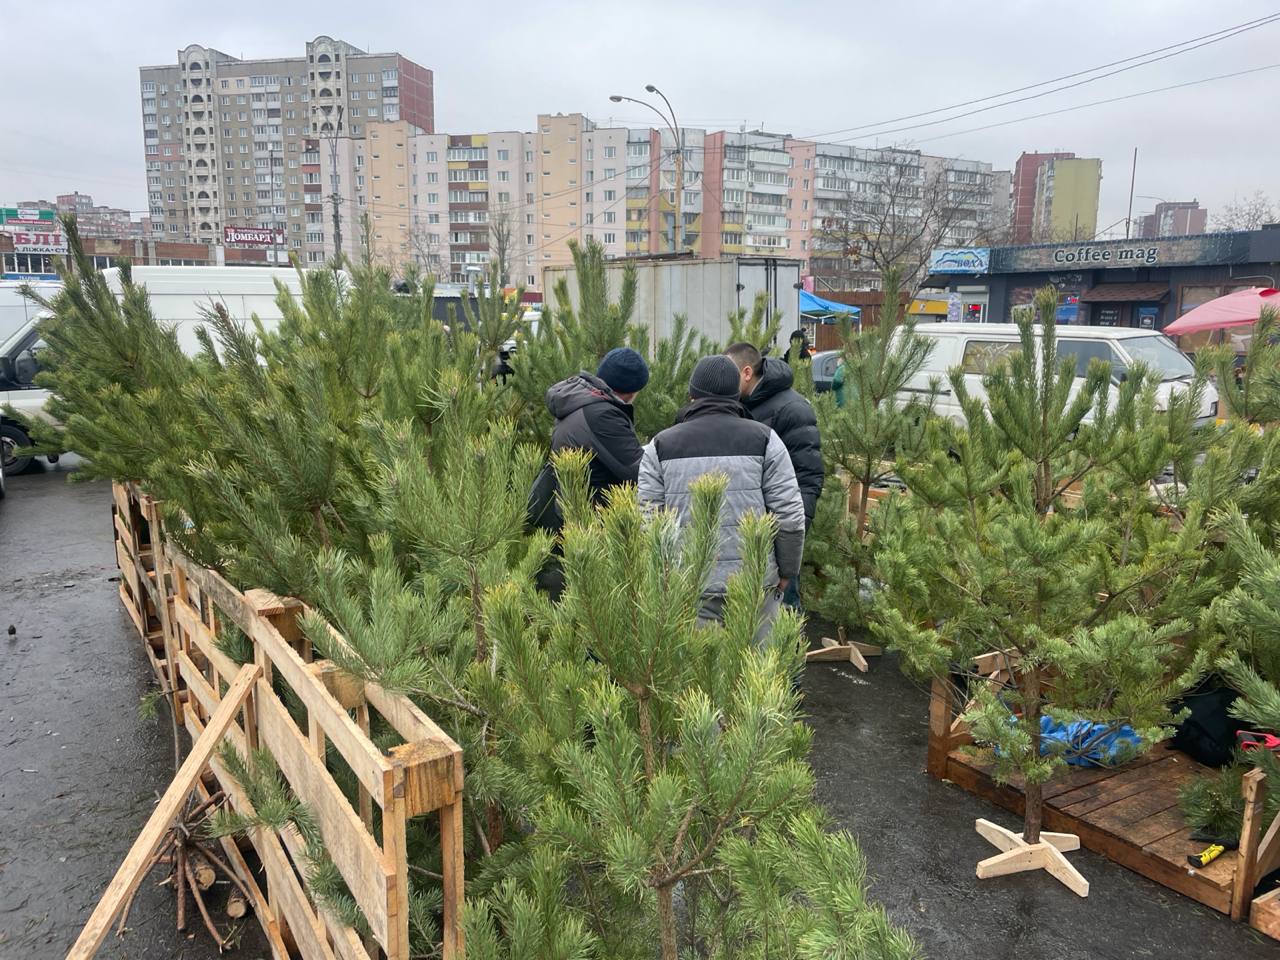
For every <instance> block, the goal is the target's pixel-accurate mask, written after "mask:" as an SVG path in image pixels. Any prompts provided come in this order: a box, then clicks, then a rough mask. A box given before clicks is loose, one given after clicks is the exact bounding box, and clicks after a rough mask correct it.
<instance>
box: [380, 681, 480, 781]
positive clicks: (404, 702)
mask: <svg viewBox="0 0 1280 960" xmlns="http://www.w3.org/2000/svg"><path fill="white" fill-rule="evenodd" d="M364 693H365V698H366V699H367V700H368V702H369V705H370V706H372V707H373V708H374V709H375V710H377V711H378V712H379V713H380V714H382V717H383V719H384V720H386V721H387V723H389V724H391V726H392V728H393V729H394V730H395V731H396V733H398V734H400V736H402V737H404V739H405V741H406V742H407V743H414V742H420V741H423V740H434V741H436V742H438V743H441V744H444V745H445V746H448V747H450V748H453V749H461V748H460V747H458V745H457V743H455V742H454V739H453V738H452V737H451V736H449V735H448V734H447V733H445V732H444V731H443V730H441V729H440V727H439V725H438V724H437V723H436V722H435V721H434V720H432V719H431V718H430V717H429V716H427V715H426V713H424V712H423V711H422V710H421V709H419V707H418V705H417V704H416V703H414V702H413V701H412V700H410V699H409V698H408V697H406V696H404V695H403V694H395V693H387V691H386V690H384V689H383V688H382V687H381V686H379V685H378V684H376V683H366V684H365V685H364ZM455 786H456V787H457V788H458V789H459V790H461V789H462V773H461V770H459V773H458V781H457V783H456V784H455Z"/></svg>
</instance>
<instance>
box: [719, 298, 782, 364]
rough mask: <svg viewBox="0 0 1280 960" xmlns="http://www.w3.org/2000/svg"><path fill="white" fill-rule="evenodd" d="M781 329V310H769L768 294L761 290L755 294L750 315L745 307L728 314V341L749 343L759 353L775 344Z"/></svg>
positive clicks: (765, 351)
mask: <svg viewBox="0 0 1280 960" xmlns="http://www.w3.org/2000/svg"><path fill="white" fill-rule="evenodd" d="M781 329H782V311H781V310H774V311H772V312H771V311H770V310H769V294H767V293H765V292H764V291H763V290H762V291H761V292H760V293H757V294H756V298H755V301H754V302H753V303H752V304H751V313H750V315H748V313H747V308H746V307H739V308H738V309H737V311H736V312H734V313H731V314H729V343H749V344H751V345H752V346H754V347H755V348H756V349H757V350H759V351H760V352H761V353H767V352H768V351H769V349H770V348H771V347H773V346H775V345H776V344H777V342H778V331H779V330H781Z"/></svg>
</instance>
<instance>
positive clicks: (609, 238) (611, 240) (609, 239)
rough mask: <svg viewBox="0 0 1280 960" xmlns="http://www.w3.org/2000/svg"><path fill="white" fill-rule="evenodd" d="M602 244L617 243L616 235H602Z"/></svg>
mask: <svg viewBox="0 0 1280 960" xmlns="http://www.w3.org/2000/svg"><path fill="white" fill-rule="evenodd" d="M604 242H605V243H617V242H618V235H617V234H616V233H606V234H605V235H604Z"/></svg>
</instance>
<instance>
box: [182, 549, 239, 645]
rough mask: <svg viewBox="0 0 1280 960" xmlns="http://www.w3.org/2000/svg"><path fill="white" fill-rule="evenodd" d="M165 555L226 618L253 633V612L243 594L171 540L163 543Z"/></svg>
mask: <svg viewBox="0 0 1280 960" xmlns="http://www.w3.org/2000/svg"><path fill="white" fill-rule="evenodd" d="M165 556H166V557H167V558H168V561H169V563H170V564H171V565H173V566H174V567H180V568H181V569H182V572H183V574H184V575H185V576H186V577H187V579H188V580H190V581H191V583H193V584H194V585H195V586H196V587H197V588H198V589H199V590H200V594H201V595H202V596H204V597H207V598H208V599H210V600H212V601H213V604H214V605H215V606H216V607H217V608H218V610H219V611H221V612H222V613H223V614H224V615H225V616H226V617H227V619H229V620H231V622H233V623H234V624H235V625H236V626H238V627H239V628H240V629H241V630H243V631H244V632H245V633H246V634H247V635H249V636H252V635H253V612H252V611H251V610H250V609H249V607H248V605H247V604H246V603H245V600H244V594H242V593H241V592H240V591H239V590H237V589H236V588H235V587H233V586H232V585H231V584H229V583H227V581H226V580H224V579H223V578H222V577H221V576H219V575H218V574H217V573H215V572H214V571H212V570H209V569H206V568H205V567H202V566H200V565H199V564H198V563H196V562H194V561H193V560H191V558H190V557H188V556H187V555H186V554H184V553H183V552H182V551H181V550H179V549H178V548H177V547H175V546H174V545H173V543H172V542H171V541H170V542H167V543H166V544H165Z"/></svg>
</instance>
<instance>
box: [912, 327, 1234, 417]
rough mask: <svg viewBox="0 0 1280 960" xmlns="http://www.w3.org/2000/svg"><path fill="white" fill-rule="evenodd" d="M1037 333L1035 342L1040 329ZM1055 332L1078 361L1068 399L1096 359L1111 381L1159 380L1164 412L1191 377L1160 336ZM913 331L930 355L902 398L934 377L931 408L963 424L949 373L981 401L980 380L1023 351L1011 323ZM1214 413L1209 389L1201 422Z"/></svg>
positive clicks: (1214, 395)
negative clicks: (955, 371)
mask: <svg viewBox="0 0 1280 960" xmlns="http://www.w3.org/2000/svg"><path fill="white" fill-rule="evenodd" d="M1035 330H1036V337H1037V338H1039V336H1040V327H1038V326H1037V327H1036V328H1035ZM1057 331H1058V334H1057V342H1058V356H1059V357H1060V358H1065V357H1073V358H1074V359H1075V362H1076V383H1075V387H1074V388H1073V391H1072V396H1074V395H1075V392H1077V391H1078V390H1079V389H1080V385H1081V384H1082V383H1083V382H1084V376H1085V373H1086V371H1087V370H1088V369H1089V362H1090V361H1091V360H1093V359H1094V358H1095V357H1096V358H1097V359H1099V360H1104V361H1106V362H1108V363H1110V364H1111V379H1112V382H1113V383H1119V382H1120V381H1121V380H1122V379H1124V377H1125V375H1126V371H1127V370H1128V369H1129V368H1130V367H1135V366H1137V365H1138V364H1143V365H1145V366H1146V368H1147V369H1148V370H1149V371H1151V373H1152V374H1154V375H1155V376H1156V377H1158V378H1159V379H1160V383H1159V385H1158V386H1157V388H1156V402H1157V404H1158V406H1159V407H1160V409H1164V407H1165V405H1166V404H1167V403H1168V401H1169V396H1170V395H1171V394H1172V393H1174V392H1175V391H1178V390H1185V389H1186V388H1187V385H1188V384H1190V383H1191V380H1192V378H1193V376H1194V375H1195V367H1194V366H1192V363H1191V361H1190V360H1188V359H1187V357H1186V355H1185V354H1184V353H1182V351H1180V350H1179V349H1178V348H1177V347H1176V346H1175V345H1174V343H1173V341H1172V340H1170V339H1169V338H1168V337H1166V336H1165V335H1164V334H1162V333H1156V332H1154V331H1151V330H1140V329H1130V328H1127V327H1075V326H1067V327H1058V328H1057ZM916 333H918V334H921V335H922V336H925V337H928V338H929V339H931V340H932V341H933V343H934V347H933V352H932V353H931V354H930V356H929V359H928V360H927V361H926V363H925V365H924V368H923V369H921V370H920V372H919V373H917V374H916V375H915V377H913V378H912V379H911V381H910V382H909V384H908V386H907V388H906V389H905V390H904V391H903V392H902V399H904V400H906V399H909V398H910V397H911V396H912V395H913V394H914V395H917V396H922V397H923V396H926V395H927V394H928V393H929V381H930V380H933V379H936V380H938V381H939V384H940V387H939V393H938V397H937V400H936V402H935V405H934V410H935V412H936V413H938V414H939V415H941V416H946V417H950V418H951V419H952V420H954V421H956V422H957V423H963V422H964V414H963V412H962V411H961V410H960V404H959V402H958V400H957V399H956V397H955V395H954V393H953V392H952V390H951V382H950V379H949V377H948V371H950V370H951V368H952V367H959V368H960V370H961V372H962V374H963V376H964V383H965V387H966V388H967V389H968V391H969V393H970V395H972V396H974V397H977V398H979V399H981V400H982V401H983V402H984V403H985V402H986V399H987V394H986V389H985V388H984V387H983V385H982V378H983V376H984V375H985V374H987V373H990V372H991V371H992V370H993V369H995V367H996V366H998V365H999V364H1000V363H1002V362H1004V360H1005V359H1006V358H1007V357H1008V356H1009V355H1010V354H1012V353H1016V352H1017V351H1019V350H1021V349H1022V343H1021V341H1020V340H1019V338H1018V327H1017V325H1016V324H1012V323H921V324H917V325H916ZM1217 414H1218V392H1217V391H1216V390H1215V389H1214V388H1213V386H1212V385H1210V386H1208V387H1206V389H1205V392H1204V396H1203V398H1202V399H1201V409H1200V419H1201V420H1202V421H1206V422H1207V421H1212V420H1213V419H1214V418H1216V417H1217Z"/></svg>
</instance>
